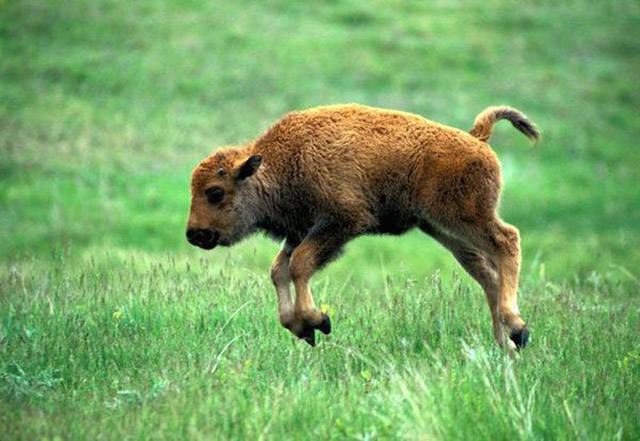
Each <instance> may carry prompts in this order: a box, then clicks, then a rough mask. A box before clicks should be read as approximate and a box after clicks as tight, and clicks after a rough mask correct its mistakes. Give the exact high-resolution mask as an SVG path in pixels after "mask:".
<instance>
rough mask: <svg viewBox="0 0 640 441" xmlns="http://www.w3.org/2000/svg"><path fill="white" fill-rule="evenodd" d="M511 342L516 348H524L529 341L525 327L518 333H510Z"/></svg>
mask: <svg viewBox="0 0 640 441" xmlns="http://www.w3.org/2000/svg"><path fill="white" fill-rule="evenodd" d="M510 338H511V341H512V342H514V343H515V345H516V348H517V349H520V348H524V347H525V346H526V345H527V342H528V341H529V330H528V329H527V328H526V326H525V327H523V328H522V329H520V330H518V331H512V332H511V335H510Z"/></svg>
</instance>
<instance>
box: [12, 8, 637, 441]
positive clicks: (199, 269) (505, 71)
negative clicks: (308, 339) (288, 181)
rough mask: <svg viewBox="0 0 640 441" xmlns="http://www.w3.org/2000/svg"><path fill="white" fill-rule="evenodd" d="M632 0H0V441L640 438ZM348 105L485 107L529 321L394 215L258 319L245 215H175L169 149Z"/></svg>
mask: <svg viewBox="0 0 640 441" xmlns="http://www.w3.org/2000/svg"><path fill="white" fill-rule="evenodd" d="M639 24H640V5H639V4H638V3H637V2H633V1H617V2H613V3H610V2H600V3H597V4H592V3H591V2H586V0H585V1H570V2H561V3H560V4H559V3H558V2H518V3H515V2H508V1H498V0H496V1H491V2H473V1H469V2H436V3H434V4H429V3H427V2H424V3H418V2H414V3H408V2H392V1H377V2H373V3H370V2H362V3H361V2H356V1H331V2H309V3H303V2H299V3H297V2H296V3H293V2H291V3H290V2H284V1H271V2H233V3H230V2H210V3H206V4H203V2H196V1H187V0H184V1H178V2H176V1H161V0H153V1H148V2H124V1H122V0H113V1H109V2H106V1H80V0H74V1H70V2H61V1H42V0H41V1H34V0H21V1H10V0H5V1H0V243H1V244H2V246H0V439H3V440H4V439H7V440H13V439H37V440H41V439H49V440H52V439H57V438H60V439H150V438H153V439H216V440H217V439H247V440H249V439H256V440H257V439H265V440H267V439H273V440H284V439H292V440H306V439H309V440H318V439H340V440H342V439H356V440H376V439H411V440H414V439H415V440H431V439H442V440H452V439H460V440H469V439H500V440H502V439H505V440H506V439H553V440H555V439H603V440H604V439H629V440H632V439H638V438H640V424H639V423H638V421H637V416H638V415H640V400H639V399H638V396H640V345H639V344H638V343H637V335H638V331H640V317H639V314H640V297H639V296H638V291H639V290H640V273H639V272H638V270H637V268H638V266H639V265H640V251H639V250H640V228H639V225H640V186H638V185H637V182H639V178H640V173H639V169H638V164H640V150H638V148H637V145H636V144H637V139H638V137H639V136H640V114H639V113H638V109H639V108H640V91H639V90H638V88H637V86H636V83H637V76H638V73H639V72H640V43H639V41H638V39H637V38H634V35H635V34H636V33H637V28H638V25H639ZM351 101H356V102H361V103H364V104H369V105H377V106H383V107H391V108H396V109H402V110H407V111H411V112H416V113H419V114H422V115H425V116H426V117H428V118H431V119H434V120H437V121H440V122H443V123H446V124H450V125H454V126H457V127H461V128H468V127H469V126H470V125H471V122H472V121H473V118H474V117H475V115H476V114H477V113H478V112H480V111H481V110H482V109H483V108H484V107H486V106H488V105H491V104H503V103H504V104H510V105H513V106H515V107H517V108H519V109H521V110H523V111H524V112H526V113H527V114H528V115H529V116H530V117H532V119H534V120H535V121H536V122H537V123H538V125H539V126H540V127H541V128H542V130H543V133H544V135H543V141H542V142H541V143H540V144H539V145H538V146H536V147H532V146H530V145H529V144H528V143H527V141H526V140H525V139H524V137H522V136H520V135H519V134H518V133H516V132H515V130H513V128H511V127H510V126H509V125H508V124H505V123H502V124H500V125H499V126H498V127H497V129H496V133H495V135H494V137H493V138H492V145H493V147H494V149H495V150H496V151H497V153H498V155H499V156H500V158H501V159H502V162H503V169H504V176H505V190H504V194H503V199H502V208H501V213H502V216H503V217H504V218H505V219H506V220H507V221H508V222H510V223H513V224H514V225H516V226H518V228H519V229H520V230H521V233H522V241H523V270H522V277H521V289H520V298H521V300H520V307H521V310H522V311H523V316H524V318H525V319H526V320H527V321H528V322H529V325H530V327H531V329H532V332H533V334H532V344H531V346H530V348H528V349H527V350H526V351H523V352H522V353H521V354H520V356H519V357H518V358H517V359H515V360H510V359H509V358H508V357H506V356H505V354H503V353H502V352H501V351H500V350H499V349H498V348H496V347H495V346H494V344H493V342H492V337H491V325H490V317H489V312H488V310H487V307H486V305H485V301H484V295H483V294H482V292H481V290H480V288H479V287H477V286H476V285H475V284H474V283H473V282H472V281H471V279H470V278H469V277H468V276H466V275H464V274H463V273H462V271H461V270H460V269H459V268H458V266H457V265H456V263H455V261H454V260H453V259H452V258H451V257H450V256H449V255H448V254H447V253H446V252H445V251H443V250H442V249H440V248H439V247H438V246H437V245H436V244H435V243H434V242H433V241H431V240H430V239H429V238H427V237H426V236H424V235H421V234H420V233H418V232H411V233H409V234H407V235H405V236H402V237H401V238H389V237H368V238H361V239H358V240H356V241H354V242H353V243H351V244H349V245H348V246H347V249H346V253H345V255H344V256H343V257H342V258H341V259H340V260H338V261H337V262H335V263H333V264H332V265H330V266H329V267H328V268H327V269H326V270H324V271H323V272H322V273H320V274H319V275H318V276H316V277H315V279H314V284H313V287H314V293H315V297H316V301H317V303H318V304H328V305H330V307H331V308H332V309H333V310H334V311H333V313H332V319H333V322H334V333H333V334H332V335H331V336H330V337H321V338H320V343H319V345H318V346H317V347H316V348H314V349H310V348H309V347H307V346H306V345H304V344H303V343H300V342H298V341H295V340H294V338H293V337H291V336H290V335H289V334H288V333H287V332H286V331H285V330H284V329H281V328H280V327H279V325H278V323H277V317H276V311H275V309H276V305H275V293H274V292H273V288H272V287H271V282H270V280H269V278H268V268H269V265H270V262H271V259H272V257H273V255H275V253H276V252H277V250H278V245H277V244H275V243H272V242H270V241H269V240H267V239H266V238H264V237H261V236H256V237H254V238H251V239H248V240H246V241H244V242H243V243H242V244H240V245H238V246H236V247H234V248H232V249H230V250H218V249H216V250H214V251H213V252H210V253H205V252H203V251H199V250H196V249H194V248H192V247H189V246H188V244H187V243H186V241H185V240H184V229H185V223H186V217H187V211H188V204H189V197H188V196H189V195H188V184H189V176H190V170H191V168H192V167H193V166H194V165H195V163H197V162H198V161H199V160H200V159H201V158H202V157H203V156H204V155H206V154H207V153H208V152H210V151H211V150H213V149H214V148H216V147H218V146H220V145H223V144H228V143H240V142H243V141H246V140H248V139H251V138H253V137H255V136H256V135H257V134H258V133H259V132H261V131H262V130H264V129H265V128H267V127H268V126H269V124H270V123H271V122H273V121H274V120H275V119H276V118H278V117H279V116H280V115H281V114H283V113H285V112H287V111H289V110H293V109H299V108H304V107H309V106H314V105H319V104H328V103H336V102H351Z"/></svg>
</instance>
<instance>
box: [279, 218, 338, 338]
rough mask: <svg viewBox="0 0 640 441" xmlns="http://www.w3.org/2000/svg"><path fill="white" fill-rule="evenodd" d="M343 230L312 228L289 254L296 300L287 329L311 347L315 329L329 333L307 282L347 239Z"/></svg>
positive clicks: (334, 226)
mask: <svg viewBox="0 0 640 441" xmlns="http://www.w3.org/2000/svg"><path fill="white" fill-rule="evenodd" d="M347 231H349V230H348V228H344V227H343V226H338V225H331V226H330V225H326V224H323V226H322V227H321V228H319V227H314V228H313V229H312V230H311V232H310V233H309V234H308V235H307V237H306V238H305V239H304V240H303V241H302V242H301V243H300V245H298V246H297V247H296V248H295V250H293V253H292V254H291V259H290V261H289V276H290V277H291V280H292V281H293V284H294V287H295V290H296V300H295V303H294V305H293V321H292V323H291V324H290V325H289V326H287V328H289V330H290V331H291V332H293V333H294V334H295V335H296V336H297V337H299V338H301V339H303V340H304V341H306V342H307V343H309V344H310V345H311V346H314V345H315V330H316V329H319V330H320V331H321V332H323V333H324V334H329V333H330V332H331V320H330V318H329V316H328V315H327V314H324V313H322V312H321V311H319V310H318V309H317V308H316V306H315V303H314V301H313V296H312V295H311V290H310V288H309V282H310V280H311V276H312V275H313V274H314V273H315V272H316V271H317V270H318V269H319V268H321V267H322V266H323V265H324V264H325V263H327V262H328V261H329V260H331V258H332V257H334V256H335V255H337V254H338V252H339V251H340V248H341V247H342V245H343V244H344V243H346V242H347V240H348V239H349V238H350V237H349V235H348V234H347V233H346V232H347Z"/></svg>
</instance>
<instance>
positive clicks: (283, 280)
mask: <svg viewBox="0 0 640 441" xmlns="http://www.w3.org/2000/svg"><path fill="white" fill-rule="evenodd" d="M295 245H297V244H296V243H295V242H292V241H290V240H288V239H287V240H286V241H285V243H284V246H283V247H282V250H280V252H279V253H278V255H277V256H276V257H275V259H274V260H273V265H271V280H272V281H273V284H274V286H275V287H276V294H277V296H278V319H279V320H280V324H281V325H282V326H284V327H288V325H289V324H290V323H292V322H293V304H292V303H291V293H290V291H289V286H290V285H291V278H290V277H289V258H290V257H291V253H292V252H293V248H294V247H295Z"/></svg>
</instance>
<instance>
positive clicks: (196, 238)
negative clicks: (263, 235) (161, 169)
mask: <svg viewBox="0 0 640 441" xmlns="http://www.w3.org/2000/svg"><path fill="white" fill-rule="evenodd" d="M261 163H262V157H261V155H252V156H246V155H245V156H241V154H240V153H238V152H237V151H235V150H229V151H226V152H218V153H215V154H213V155H211V156H209V157H208V158H206V159H205V160H203V161H202V162H201V163H200V164H198V165H197V166H196V168H195V169H194V170H193V174H192V176H191V209H190V211H189V221H188V223H187V240H188V241H189V243H191V244H192V245H196V246H198V247H200V248H204V249H205V250H210V249H212V248H214V247H215V246H216V245H223V246H229V245H233V244H234V243H236V242H238V241H239V240H241V239H242V238H243V237H245V236H246V235H247V234H249V233H251V232H253V230H254V227H253V225H254V223H255V216H256V203H255V194H256V192H255V191H254V190H253V189H252V185H251V181H252V179H251V178H252V177H253V176H254V174H255V173H256V172H257V171H258V168H259V167H260V164H261Z"/></svg>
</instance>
